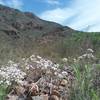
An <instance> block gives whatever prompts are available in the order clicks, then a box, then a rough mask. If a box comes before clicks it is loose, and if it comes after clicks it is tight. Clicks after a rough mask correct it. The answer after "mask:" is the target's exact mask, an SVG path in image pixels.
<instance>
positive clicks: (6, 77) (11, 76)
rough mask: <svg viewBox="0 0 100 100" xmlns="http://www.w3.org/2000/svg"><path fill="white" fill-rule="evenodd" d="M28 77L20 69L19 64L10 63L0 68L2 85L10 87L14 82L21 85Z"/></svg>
mask: <svg viewBox="0 0 100 100" xmlns="http://www.w3.org/2000/svg"><path fill="white" fill-rule="evenodd" d="M25 75H26V73H25V72H23V71H21V69H19V67H18V64H17V63H14V62H13V61H9V62H8V64H7V65H5V66H1V68H0V84H7V85H10V84H11V83H12V82H13V81H14V82H17V83H19V82H20V80H22V79H23V78H24V76H25Z"/></svg>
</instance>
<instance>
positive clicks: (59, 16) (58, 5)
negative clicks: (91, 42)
mask: <svg viewBox="0 0 100 100" xmlns="http://www.w3.org/2000/svg"><path fill="white" fill-rule="evenodd" d="M0 4H3V5H7V6H10V7H13V8H17V9H20V10H22V11H29V12H33V13H34V14H36V15H37V16H39V17H40V18H42V19H45V20H49V21H54V22H57V23H60V24H62V25H65V26H70V27H72V28H73V29H77V30H83V31H100V6H99V5H100V0H0Z"/></svg>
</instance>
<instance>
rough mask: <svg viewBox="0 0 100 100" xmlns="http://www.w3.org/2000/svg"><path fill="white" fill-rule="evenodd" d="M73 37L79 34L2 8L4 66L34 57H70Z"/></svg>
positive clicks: (0, 29) (1, 58)
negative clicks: (12, 61)
mask: <svg viewBox="0 0 100 100" xmlns="http://www.w3.org/2000/svg"><path fill="white" fill-rule="evenodd" d="M73 33H77V32H76V31H75V30H73V29H71V28H69V27H67V26H62V25H59V24H57V23H54V22H49V21H44V20H42V19H40V18H38V17H37V16H35V15H34V14H32V13H30V12H21V11H19V10H17V9H13V8H9V7H5V6H2V5H0V62H2V61H6V60H8V59H13V60H15V59H17V58H21V57H26V56H30V55H31V54H32V53H35V54H40V55H43V56H50V57H58V56H60V57H62V56H63V54H64V55H65V56H68V54H69V53H66V51H70V49H72V47H68V48H65V45H64V43H65V41H66V39H67V40H68V41H66V43H68V44H69V45H72V44H70V40H69V38H70V39H71V38H72V34H73ZM78 33H79V32H78ZM99 36H100V35H99ZM72 39H73V38H72ZM87 40H88V39H87ZM73 43H76V41H73ZM82 43H83V42H82ZM86 43H87V42H86ZM86 43H83V44H86ZM99 43H100V41H99ZM90 44H91V43H90V41H88V45H89V46H90ZM89 46H88V47H89ZM90 47H91V46H90ZM79 49H80V48H79ZM72 51H73V50H72ZM73 52H74V51H73ZM78 52H79V51H78Z"/></svg>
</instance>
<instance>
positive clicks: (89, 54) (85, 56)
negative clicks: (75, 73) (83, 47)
mask: <svg viewBox="0 0 100 100" xmlns="http://www.w3.org/2000/svg"><path fill="white" fill-rule="evenodd" d="M93 52H94V51H93V50H92V49H90V48H89V49H87V52H86V53H85V54H83V55H82V56H79V57H78V59H79V60H81V59H95V57H94V55H93Z"/></svg>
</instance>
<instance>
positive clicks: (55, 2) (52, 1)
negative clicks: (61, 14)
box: [45, 0, 60, 5]
mask: <svg viewBox="0 0 100 100" xmlns="http://www.w3.org/2000/svg"><path fill="white" fill-rule="evenodd" d="M45 1H46V2H47V3H49V4H51V5H60V2H59V0H45Z"/></svg>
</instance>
